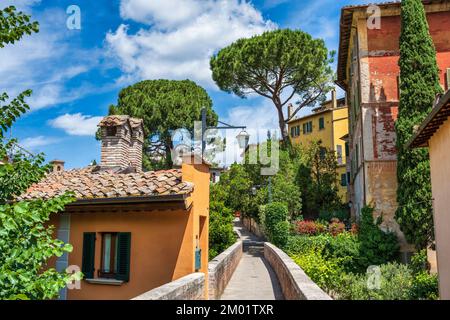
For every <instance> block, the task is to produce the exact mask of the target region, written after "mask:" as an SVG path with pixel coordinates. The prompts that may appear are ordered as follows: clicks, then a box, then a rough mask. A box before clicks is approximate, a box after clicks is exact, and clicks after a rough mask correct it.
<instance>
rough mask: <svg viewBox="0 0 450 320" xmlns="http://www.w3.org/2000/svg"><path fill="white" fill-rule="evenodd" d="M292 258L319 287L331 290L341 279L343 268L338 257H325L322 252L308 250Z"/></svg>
mask: <svg viewBox="0 0 450 320" xmlns="http://www.w3.org/2000/svg"><path fill="white" fill-rule="evenodd" d="M292 259H293V260H294V261H295V263H297V264H298V265H299V266H300V267H301V268H302V269H303V271H305V273H306V274H307V275H308V276H309V277H310V278H311V280H312V281H314V282H315V283H316V284H317V285H318V286H319V287H321V288H325V290H331V288H333V287H334V286H335V285H336V283H338V281H339V277H340V276H341V268H340V266H339V261H338V260H337V259H328V258H325V257H324V256H323V255H322V254H321V253H314V252H308V253H305V254H302V255H294V256H293V257H292Z"/></svg>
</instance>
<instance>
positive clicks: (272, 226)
mask: <svg viewBox="0 0 450 320" xmlns="http://www.w3.org/2000/svg"><path fill="white" fill-rule="evenodd" d="M287 218H288V209H287V206H286V205H285V204H284V203H281V202H272V203H269V204H268V205H266V219H265V225H264V230H265V231H266V235H267V237H268V238H269V240H270V241H271V242H272V243H274V244H275V245H277V244H276V243H275V242H277V241H281V243H280V244H282V245H283V246H284V245H285V244H286V242H287V238H285V237H286V234H285V231H286V230H287V235H289V224H287V225H286V224H285V225H283V224H284V222H287ZM286 226H287V228H286ZM278 232H281V234H278Z"/></svg>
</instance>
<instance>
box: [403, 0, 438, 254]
mask: <svg viewBox="0 0 450 320" xmlns="http://www.w3.org/2000/svg"><path fill="white" fill-rule="evenodd" d="M401 19H402V22H401V34H400V60H399V66H400V79H401V81H400V105H399V115H398V119H397V121H396V124H395V128H396V133H397V150H398V162H397V179H398V189H397V201H398V209H397V212H396V219H397V221H398V223H399V225H400V227H401V230H402V231H403V233H404V234H405V237H406V239H407V240H408V241H409V242H410V243H413V244H415V245H416V247H417V248H424V247H426V246H427V244H429V243H430V242H431V241H432V239H433V238H434V235H433V216H432V202H431V199H432V196H431V182H430V166H429V157H428V151H427V150H425V149H407V148H405V144H406V143H407V141H408V140H409V139H410V138H411V137H412V135H413V133H414V127H415V126H417V125H419V124H420V123H421V122H422V121H423V120H424V119H425V117H426V116H427V115H428V113H429V112H430V110H431V108H432V106H433V102H434V100H435V98H436V94H438V93H441V92H442V88H441V86H440V85H439V69H438V66H437V63H436V50H435V48H434V44H433V40H432V38H431V36H430V33H429V29H428V23H427V19H426V14H425V10H424V7H423V5H422V2H421V1H420V0H404V1H402V5H401Z"/></svg>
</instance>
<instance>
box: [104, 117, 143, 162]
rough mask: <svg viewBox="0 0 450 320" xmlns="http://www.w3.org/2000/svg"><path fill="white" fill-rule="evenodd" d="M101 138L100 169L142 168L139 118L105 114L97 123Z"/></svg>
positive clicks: (141, 128)
mask: <svg viewBox="0 0 450 320" xmlns="http://www.w3.org/2000/svg"><path fill="white" fill-rule="evenodd" d="M98 126H99V127H100V132H101V140H102V150H101V151H102V154H101V163H100V167H101V168H102V169H113V168H114V169H126V168H131V169H134V170H135V171H141V170H142V146H143V144H144V129H143V122H142V120H141V119H134V118H130V117H129V116H124V115H112V116H107V117H105V118H103V119H102V121H100V123H99V125H98Z"/></svg>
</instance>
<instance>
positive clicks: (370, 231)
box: [358, 206, 399, 268]
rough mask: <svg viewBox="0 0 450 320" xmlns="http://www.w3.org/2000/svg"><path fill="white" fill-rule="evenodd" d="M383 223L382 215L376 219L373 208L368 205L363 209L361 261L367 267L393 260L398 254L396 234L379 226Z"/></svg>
mask: <svg viewBox="0 0 450 320" xmlns="http://www.w3.org/2000/svg"><path fill="white" fill-rule="evenodd" d="M381 223H382V216H380V217H379V218H378V219H377V221H376V222H375V221H374V219H373V208H371V207H367V206H366V207H364V208H363V209H362V210H361V223H360V227H359V228H360V229H359V234H358V239H359V242H360V243H361V247H360V250H361V260H360V261H361V264H362V266H363V267H365V268H367V267H368V266H370V265H380V264H383V263H386V262H389V261H393V260H395V259H396V257H397V255H398V250H399V245H398V240H397V237H396V235H395V234H394V233H392V232H384V231H382V230H381V229H380V228H379V226H380V224H381Z"/></svg>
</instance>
